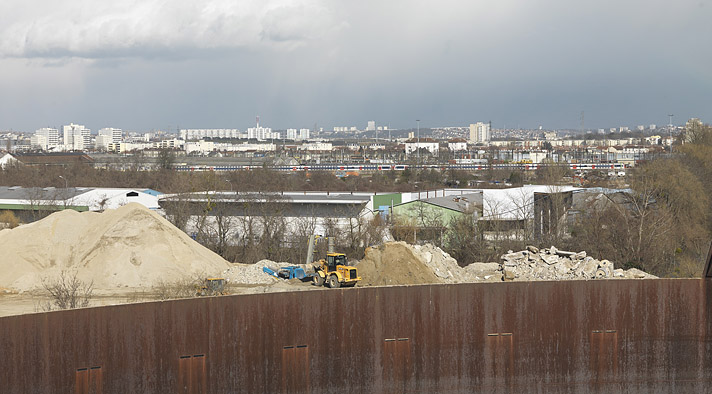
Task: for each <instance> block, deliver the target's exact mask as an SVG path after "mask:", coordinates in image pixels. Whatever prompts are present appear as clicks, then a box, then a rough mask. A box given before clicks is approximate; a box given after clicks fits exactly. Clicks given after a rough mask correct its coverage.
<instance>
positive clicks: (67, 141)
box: [62, 123, 91, 150]
mask: <svg viewBox="0 0 712 394" xmlns="http://www.w3.org/2000/svg"><path fill="white" fill-rule="evenodd" d="M62 140H63V142H64V148H65V149H66V150H85V149H89V148H91V130H89V129H87V128H86V127H84V126H83V125H77V124H74V123H70V124H69V125H67V126H63V127H62Z"/></svg>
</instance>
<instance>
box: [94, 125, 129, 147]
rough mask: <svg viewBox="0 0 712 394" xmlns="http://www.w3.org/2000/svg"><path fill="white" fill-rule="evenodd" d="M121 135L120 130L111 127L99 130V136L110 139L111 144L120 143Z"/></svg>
mask: <svg viewBox="0 0 712 394" xmlns="http://www.w3.org/2000/svg"><path fill="white" fill-rule="evenodd" d="M122 133H123V132H122V131H121V129H115V128H113V127H105V128H103V129H101V130H99V135H103V136H107V137H110V138H111V142H112V143H114V144H116V143H119V142H121V138H122Z"/></svg>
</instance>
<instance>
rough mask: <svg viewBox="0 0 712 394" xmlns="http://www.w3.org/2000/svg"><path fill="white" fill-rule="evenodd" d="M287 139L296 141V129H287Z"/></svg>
mask: <svg viewBox="0 0 712 394" xmlns="http://www.w3.org/2000/svg"><path fill="white" fill-rule="evenodd" d="M287 139H288V140H292V141H294V140H296V139H297V129H287Z"/></svg>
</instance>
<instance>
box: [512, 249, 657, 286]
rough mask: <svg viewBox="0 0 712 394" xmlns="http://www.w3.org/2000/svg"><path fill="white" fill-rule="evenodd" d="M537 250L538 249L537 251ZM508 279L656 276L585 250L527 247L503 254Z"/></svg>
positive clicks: (642, 277) (639, 277) (646, 277)
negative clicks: (587, 252)
mask: <svg viewBox="0 0 712 394" xmlns="http://www.w3.org/2000/svg"><path fill="white" fill-rule="evenodd" d="M534 250H537V251H538V252H534ZM502 260H503V261H502V264H501V266H502V271H503V273H504V279H505V280H518V281H532V280H577V279H584V280H585V279H615V278H620V279H648V278H655V276H653V275H650V274H647V273H645V272H643V271H640V270H637V269H634V268H632V269H629V270H627V271H626V270H623V269H615V267H614V265H613V263H612V262H610V261H608V260H605V259H604V260H600V261H598V260H596V259H594V258H592V257H590V256H588V255H587V254H586V252H585V251H582V252H568V251H563V250H558V249H556V248H555V247H554V246H552V247H551V248H549V249H546V248H544V249H540V250H539V249H537V248H535V247H533V246H528V247H527V249H526V250H524V251H521V252H511V251H510V253H507V254H505V255H503V256H502Z"/></svg>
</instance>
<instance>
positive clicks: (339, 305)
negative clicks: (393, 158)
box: [0, 279, 712, 394]
mask: <svg viewBox="0 0 712 394" xmlns="http://www.w3.org/2000/svg"><path fill="white" fill-rule="evenodd" d="M711 284H712V281H709V280H704V279H661V280H610V281H571V282H531V283H517V282H513V283H481V284H460V285H431V286H407V287H382V288H353V289H341V290H328V289H326V290H323V291H309V292H298V293H274V294H260V295H244V296H225V297H215V298H203V299H190V300H180V301H168V302H154V303H144V304H134V305H122V306H113V307H103V308H88V309H83V310H75V311H64V312H52V313H42V314H33V315H23V316H11V317H4V318H0V356H1V357H2V359H1V361H0V382H2V387H1V388H0V391H1V392H3V393H53V392H54V393H75V394H83V393H121V394H123V393H315V394H316V393H471V392H478V391H481V392H487V393H490V392H500V393H509V392H547V393H549V392H560V393H569V392H582V393H589V392H590V393H610V392H627V393H649V392H709V391H710V390H712V372H710V371H712V320H710V313H711V312H712V311H711V310H710V308H712V307H711V305H712V298H711V297H712V286H711Z"/></svg>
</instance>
